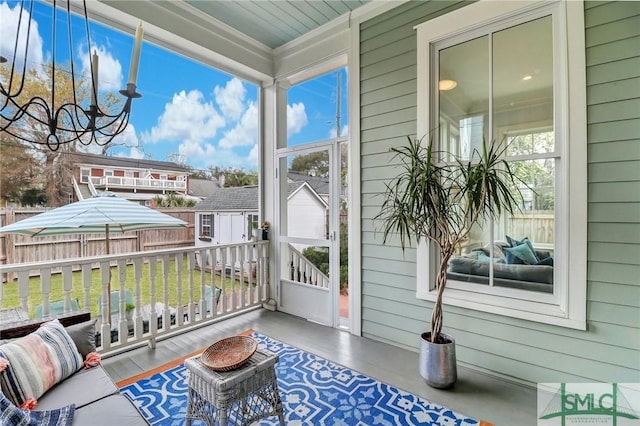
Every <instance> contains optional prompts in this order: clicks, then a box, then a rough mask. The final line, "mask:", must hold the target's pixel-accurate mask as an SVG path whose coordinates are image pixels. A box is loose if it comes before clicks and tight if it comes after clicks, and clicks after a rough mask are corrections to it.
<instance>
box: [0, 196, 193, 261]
mask: <svg viewBox="0 0 640 426" xmlns="http://www.w3.org/2000/svg"><path fill="white" fill-rule="evenodd" d="M45 211H47V209H0V226H4V225H8V224H11V223H14V222H17V221H20V220H23V219H26V218H28V217H31V216H34V215H37V214H40V213H44V212H45ZM158 211H161V212H163V213H166V214H168V215H171V216H174V217H177V218H178V219H182V220H184V221H185V222H187V223H188V226H187V227H186V228H181V229H147V230H144V231H135V232H126V233H124V234H121V233H110V234H109V241H110V251H111V254H122V253H131V252H137V251H149V250H160V249H171V248H180V247H191V246H193V245H194V238H195V237H194V235H195V230H194V228H195V225H194V222H195V214H194V212H193V210H191V209H158ZM105 238H106V237H105V235H104V234H85V235H82V234H69V235H56V236H51V237H29V236H26V235H17V234H0V265H4V264H14V263H30V262H43V261H48V260H64V259H72V258H79V257H89V256H101V255H106V252H105Z"/></svg>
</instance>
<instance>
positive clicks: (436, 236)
mask: <svg viewBox="0 0 640 426" xmlns="http://www.w3.org/2000/svg"><path fill="white" fill-rule="evenodd" d="M407 139H408V141H409V142H408V144H407V145H406V146H400V147H394V148H391V152H393V153H394V158H397V159H398V160H399V161H400V163H401V169H402V170H401V172H400V174H398V176H396V177H395V178H393V179H392V180H391V181H390V182H389V183H387V184H386V185H385V186H386V190H385V194H384V196H385V199H384V201H383V203H382V206H381V209H380V212H379V213H378V215H376V217H375V218H374V220H376V221H380V222H381V223H382V229H383V244H384V243H386V242H387V241H388V239H389V237H390V236H391V235H397V236H398V237H399V239H400V246H401V248H402V250H403V251H404V250H405V248H406V247H407V245H409V246H410V245H411V243H412V241H414V240H415V241H416V242H418V241H419V240H426V241H427V242H430V243H432V247H435V248H437V249H438V251H439V254H440V259H439V262H438V268H437V275H436V282H435V287H433V288H434V289H435V291H436V299H435V303H434V305H433V311H432V315H431V330H430V331H428V332H424V333H422V336H421V337H422V341H421V352H420V373H421V375H422V377H423V378H424V379H425V381H426V382H427V383H428V384H429V385H431V386H433V387H438V388H445V387H449V386H451V385H453V383H455V381H456V379H457V369H456V360H455V341H454V339H453V338H452V337H451V336H448V335H446V334H445V333H443V332H442V319H443V312H442V296H443V292H444V289H445V287H446V284H447V265H448V262H449V260H450V259H451V257H452V256H453V254H454V253H455V251H456V249H457V248H458V247H459V246H460V245H461V243H462V242H464V241H465V240H466V239H467V238H468V237H469V233H470V231H471V229H472V227H473V226H474V225H477V224H479V223H482V221H484V220H492V219H496V218H498V217H499V216H500V215H501V214H502V213H505V212H506V213H513V212H514V211H515V210H516V209H518V208H519V203H520V200H521V197H522V195H521V192H520V189H519V188H518V183H521V181H520V179H519V178H518V177H517V176H516V175H515V174H514V173H513V172H512V170H511V168H510V167H509V164H508V163H507V162H506V161H504V160H503V159H502V158H503V154H504V150H505V148H499V147H498V145H497V144H494V143H487V142H486V141H483V144H482V152H479V151H477V150H476V151H474V153H473V155H472V156H471V160H470V161H462V160H460V159H458V158H453V159H452V160H451V158H452V155H450V154H448V153H443V152H440V151H437V150H435V149H434V146H433V142H430V143H429V144H423V143H422V140H421V139H412V138H411V137H407ZM445 159H446V160H447V161H446V162H445V161H444V160H445Z"/></svg>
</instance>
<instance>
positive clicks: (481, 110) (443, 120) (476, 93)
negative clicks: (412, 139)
mask: <svg viewBox="0 0 640 426" xmlns="http://www.w3.org/2000/svg"><path fill="white" fill-rule="evenodd" d="M439 64H440V69H439V72H438V83H437V85H438V88H439V94H440V96H439V105H440V117H439V122H440V125H441V126H442V127H441V129H440V132H441V140H440V148H441V150H442V151H446V152H448V153H449V154H451V155H458V156H460V157H461V158H463V159H469V158H470V157H471V155H472V154H473V150H474V149H480V148H481V147H482V140H483V138H487V137H488V134H487V123H488V116H489V93H490V92H489V82H490V77H489V38H488V36H484V37H480V38H477V39H475V40H470V41H467V42H465V43H461V44H458V45H455V46H452V47H448V48H446V49H442V50H440V52H439ZM443 132H444V137H442V133H443Z"/></svg>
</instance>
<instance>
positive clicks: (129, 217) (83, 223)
mask: <svg viewBox="0 0 640 426" xmlns="http://www.w3.org/2000/svg"><path fill="white" fill-rule="evenodd" d="M186 226H187V222H185V221H183V220H180V219H178V218H175V217H173V216H170V215H168V214H164V213H162V212H159V211H157V210H154V209H150V208H148V207H145V206H142V205H140V204H138V203H134V202H132V201H129V200H126V199H124V198H120V197H117V196H116V195H115V194H113V193H110V192H104V193H102V194H99V195H95V196H93V197H91V198H87V199H85V200H82V201H77V202H75V203H71V204H67V205H66V206H62V207H58V208H56V209H53V210H50V211H48V212H45V213H41V214H39V215H36V216H33V217H30V218H28V219H24V220H21V221H19V222H16V223H12V224H11V225H7V226H3V227H1V228H0V234H22V235H29V236H32V237H45V236H51V235H63V234H101V233H104V234H105V235H106V247H105V250H106V253H107V254H109V253H110V248H109V234H110V233H113V232H118V233H122V232H128V231H139V230H143V229H164V228H167V229H170V228H184V227H186Z"/></svg>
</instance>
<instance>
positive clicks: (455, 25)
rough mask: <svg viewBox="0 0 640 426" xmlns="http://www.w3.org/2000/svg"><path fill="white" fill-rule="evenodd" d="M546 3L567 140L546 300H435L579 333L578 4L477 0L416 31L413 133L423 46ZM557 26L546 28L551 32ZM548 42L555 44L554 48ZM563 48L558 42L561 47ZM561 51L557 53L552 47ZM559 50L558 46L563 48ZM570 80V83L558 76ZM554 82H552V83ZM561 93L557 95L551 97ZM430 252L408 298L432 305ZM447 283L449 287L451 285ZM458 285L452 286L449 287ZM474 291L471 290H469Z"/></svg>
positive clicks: (582, 151) (582, 299)
mask: <svg viewBox="0 0 640 426" xmlns="http://www.w3.org/2000/svg"><path fill="white" fill-rule="evenodd" d="M550 5H554V6H555V7H557V8H558V10H559V14H560V17H561V19H562V17H564V18H565V19H566V32H562V33H561V34H558V35H556V36H554V59H556V60H557V61H559V62H558V63H559V67H560V69H561V70H562V72H561V75H560V76H556V78H562V79H563V80H564V81H566V82H567V84H566V85H558V87H556V89H555V90H556V92H555V94H554V96H560V97H561V99H563V102H566V105H567V108H565V109H564V112H563V115H562V116H558V115H556V125H558V126H561V127H559V130H558V131H560V132H565V133H564V134H565V135H566V138H567V139H566V140H567V141H568V142H567V143H566V144H565V145H563V147H562V148H560V149H561V152H560V154H561V156H562V158H563V161H564V162H565V166H564V167H567V168H568V170H569V171H570V176H568V177H569V178H568V179H565V180H564V182H563V183H562V185H563V186H562V187H560V190H559V191H558V192H559V193H560V194H563V195H564V200H562V201H561V203H562V204H561V205H560V207H558V208H557V210H558V211H559V213H558V214H557V215H556V226H557V227H558V231H557V232H556V235H557V237H558V239H557V241H556V246H555V250H556V252H563V253H565V256H564V260H563V261H564V262H566V264H565V266H564V267H560V268H559V270H558V271H556V274H555V278H556V285H555V286H554V292H555V294H553V295H544V294H538V293H535V292H530V291H529V292H527V291H523V290H516V289H509V288H498V287H488V286H486V287H480V286H477V287H476V286H472V287H469V286H465V287H464V288H465V289H464V290H462V289H460V287H459V286H457V285H451V286H448V287H447V289H446V290H445V292H444V298H443V301H444V303H445V304H446V305H452V306H460V307H464V308H468V309H474V310H478V311H483V312H489V313H494V314H498V315H505V316H509V317H513V318H520V319H525V320H530V321H536V322H541V323H546V324H553V325H558V326H563V327H568V328H575V329H580V330H585V329H586V315H587V310H586V300H587V185H586V182H587V144H586V140H587V132H586V122H587V118H586V66H585V40H584V6H583V2H582V1H570V2H565V1H562V2H561V1H517V2H496V1H490V0H481V1H479V2H477V3H474V4H472V5H469V6H465V7H462V8H460V9H458V10H456V11H454V12H451V13H449V14H447V15H443V16H441V17H438V18H436V19H433V20H430V21H427V22H425V23H422V24H420V25H418V26H416V29H417V40H418V46H417V50H418V52H417V53H418V58H417V72H418V85H417V90H418V94H417V116H418V119H417V132H418V133H417V134H418V136H419V137H420V136H421V135H425V134H428V133H429V129H431V128H432V126H430V123H429V119H428V118H429V117H430V115H429V114H430V111H429V108H430V93H429V88H430V85H429V81H430V75H429V73H430V72H431V67H430V60H429V58H430V54H431V53H430V50H431V45H432V44H434V43H437V42H438V41H440V40H443V39H448V38H450V37H454V36H456V35H460V34H463V33H466V32H469V31H472V30H474V29H477V28H479V27H483V26H487V25H491V24H493V23H495V22H497V21H499V20H502V19H507V18H511V17H513V16H516V15H520V14H522V13H527V12H531V11H535V10H537V9H539V8H542V7H549V6H550ZM556 28H557V27H555V26H554V31H555V29H556ZM556 40H558V41H559V43H556ZM565 42H566V43H565ZM559 46H560V47H561V48H559V49H558V47H559ZM565 46H566V48H565ZM567 76H571V78H566V77H567ZM558 81H560V80H558ZM561 87H563V88H564V92H559V90H558V89H559V88H561ZM435 252H436V250H433V249H430V247H429V246H428V245H427V243H426V242H424V241H422V242H420V243H419V244H418V249H417V259H426V260H428V261H424V262H420V261H417V262H416V264H417V271H416V272H417V290H416V297H418V298H419V299H425V300H430V301H434V300H435V298H436V294H435V291H434V290H432V289H431V285H430V283H431V282H432V281H433V280H434V279H433V278H431V279H430V278H429V277H435V273H434V272H435V269H434V268H435V266H434V265H437V263H436V262H435V260H436V257H437V255H436V253H435ZM452 283H453V282H452ZM453 287H458V288H453ZM479 289H481V290H482V291H481V292H479V291H477V290H479Z"/></svg>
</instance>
